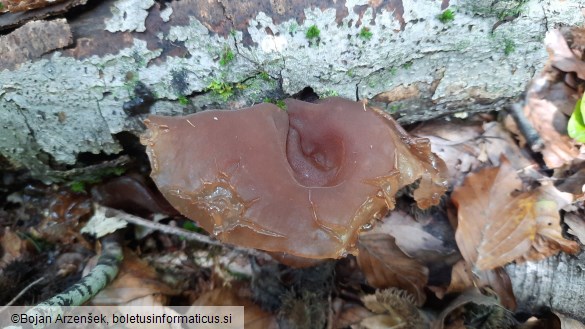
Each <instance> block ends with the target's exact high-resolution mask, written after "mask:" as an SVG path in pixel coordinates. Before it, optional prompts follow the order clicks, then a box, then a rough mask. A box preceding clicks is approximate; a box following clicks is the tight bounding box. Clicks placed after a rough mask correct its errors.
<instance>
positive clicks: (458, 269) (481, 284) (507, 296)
mask: <svg viewBox="0 0 585 329" xmlns="http://www.w3.org/2000/svg"><path fill="white" fill-rule="evenodd" d="M473 287H477V288H486V287H489V288H490V289H491V290H493V291H494V293H495V294H496V295H497V296H498V298H499V300H500V302H501V303H502V305H503V306H504V307H505V308H507V309H509V310H515V309H516V297H514V291H513V290H512V283H511V282H510V278H509V277H508V274H507V273H506V270H505V269H504V268H497V269H493V270H487V271H479V270H476V271H472V270H471V267H470V266H469V264H468V263H467V262H466V261H464V260H460V261H459V262H458V263H457V264H455V266H453V270H452V272H451V283H450V284H449V287H448V288H447V291H446V293H453V292H464V291H467V290H469V289H470V288H473Z"/></svg>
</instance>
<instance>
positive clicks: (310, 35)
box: [305, 25, 321, 40]
mask: <svg viewBox="0 0 585 329" xmlns="http://www.w3.org/2000/svg"><path fill="white" fill-rule="evenodd" d="M320 34H321V31H320V30H319V28H318V27H317V25H312V26H311V27H309V29H308V30H307V33H306V34H305V36H306V37H307V39H309V40H312V39H316V38H318V37H319V35H320Z"/></svg>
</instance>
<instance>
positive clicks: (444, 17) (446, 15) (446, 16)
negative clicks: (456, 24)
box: [437, 9, 455, 24]
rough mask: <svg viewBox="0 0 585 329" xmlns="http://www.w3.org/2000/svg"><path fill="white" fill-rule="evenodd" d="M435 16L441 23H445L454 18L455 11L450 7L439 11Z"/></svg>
mask: <svg viewBox="0 0 585 329" xmlns="http://www.w3.org/2000/svg"><path fill="white" fill-rule="evenodd" d="M437 18H438V19H439V20H440V21H441V23H443V24H446V23H449V22H451V21H453V20H454V19H455V13H454V12H453V10H451V9H447V10H445V11H443V12H442V13H440V14H439V15H438V16H437Z"/></svg>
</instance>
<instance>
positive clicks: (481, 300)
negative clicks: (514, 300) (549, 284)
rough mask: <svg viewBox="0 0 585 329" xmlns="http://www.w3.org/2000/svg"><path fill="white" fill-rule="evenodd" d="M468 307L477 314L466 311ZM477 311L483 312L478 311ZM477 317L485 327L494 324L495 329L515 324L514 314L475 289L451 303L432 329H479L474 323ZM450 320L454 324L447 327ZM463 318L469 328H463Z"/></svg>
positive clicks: (494, 299) (510, 326)
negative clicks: (472, 308) (446, 322)
mask: <svg viewBox="0 0 585 329" xmlns="http://www.w3.org/2000/svg"><path fill="white" fill-rule="evenodd" d="M468 307H474V308H475V312H474V311H470V310H469V309H466V308H468ZM477 309H480V310H481V311H477ZM475 317H477V318H478V320H479V321H480V323H482V324H483V325H486V324H487V323H492V324H493V325H494V326H493V328H512V324H513V323H514V322H515V321H514V318H513V316H512V313H511V312H509V311H508V310H506V309H505V308H503V307H502V306H501V305H500V303H499V302H498V300H497V299H496V298H494V297H492V296H486V295H483V294H482V293H481V292H480V291H479V289H477V288H473V289H470V290H467V291H465V292H464V293H463V294H461V295H460V296H459V297H457V298H455V299H454V300H453V301H452V302H451V303H449V306H447V307H446V308H445V309H443V311H442V312H441V314H439V316H438V317H437V319H436V320H435V321H434V322H433V325H432V329H447V328H469V327H471V328H477V326H476V325H477V324H476V325H474V323H473V322H474V318H475ZM448 318H449V321H453V322H454V323H450V324H448V325H446V324H445V320H447V319H448ZM461 318H464V319H465V322H467V326H461V325H462V323H461ZM481 328H491V326H485V327H484V326H481Z"/></svg>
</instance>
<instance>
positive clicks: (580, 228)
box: [565, 213, 585, 244]
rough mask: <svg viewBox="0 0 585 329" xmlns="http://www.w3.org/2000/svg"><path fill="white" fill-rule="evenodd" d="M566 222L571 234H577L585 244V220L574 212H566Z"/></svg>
mask: <svg viewBox="0 0 585 329" xmlns="http://www.w3.org/2000/svg"><path fill="white" fill-rule="evenodd" d="M565 224H567V225H568V226H569V230H568V231H567V232H568V233H569V234H572V235H574V236H576V237H577V238H578V239H579V241H581V244H585V220H583V218H582V217H579V216H577V215H576V214H574V213H567V214H565Z"/></svg>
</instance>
